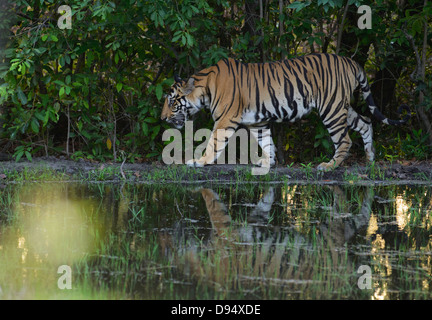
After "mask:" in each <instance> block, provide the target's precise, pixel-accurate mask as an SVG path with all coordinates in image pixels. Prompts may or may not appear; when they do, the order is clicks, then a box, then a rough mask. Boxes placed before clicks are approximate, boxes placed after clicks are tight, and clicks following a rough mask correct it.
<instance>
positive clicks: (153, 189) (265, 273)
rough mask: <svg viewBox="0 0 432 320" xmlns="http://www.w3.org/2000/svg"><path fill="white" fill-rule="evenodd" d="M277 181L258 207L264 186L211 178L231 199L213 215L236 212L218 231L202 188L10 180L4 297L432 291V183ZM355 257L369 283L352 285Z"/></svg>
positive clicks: (0, 255)
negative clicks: (368, 286)
mask: <svg viewBox="0 0 432 320" xmlns="http://www.w3.org/2000/svg"><path fill="white" fill-rule="evenodd" d="M185 174H188V173H187V172H186V173H185ZM272 187H273V188H274V196H275V198H274V202H273V204H272V206H271V210H270V211H269V212H268V215H265V214H261V215H260V216H254V215H253V210H254V209H255V208H256V206H254V204H256V203H257V202H258V201H259V200H260V198H261V197H262V196H263V195H264V194H265V193H266V192H267V190H268V189H269V185H267V184H246V185H240V184H238V185H235V184H226V185H217V186H216V187H215V188H213V190H214V191H215V192H216V193H217V194H218V195H219V199H220V201H221V202H222V203H223V204H224V205H225V207H218V206H217V201H218V200H214V201H209V202H208V203H210V204H213V205H215V207H214V208H216V209H217V210H218V211H217V212H214V214H215V215H218V214H221V215H223V214H227V215H230V217H231V218H232V221H231V222H230V223H227V224H225V225H221V224H219V227H218V230H216V229H214V228H215V227H214V226H213V225H212V223H211V221H210V218H209V216H210V215H209V213H208V210H209V208H208V207H206V203H205V202H204V200H203V198H202V197H201V193H200V192H192V191H191V190H190V189H188V188H187V187H185V186H180V185H176V184H169V185H165V186H164V185H161V184H158V185H154V186H151V185H142V184H141V185H133V184H125V185H120V184H107V183H105V184H92V185H88V184H65V183H51V184H25V183H23V184H15V185H8V186H7V187H6V188H5V189H4V190H3V193H2V194H1V196H0V210H1V214H2V221H4V223H3V224H2V225H1V226H0V266H2V267H1V268H0V285H1V289H2V293H1V294H0V299H5V298H6V299H18V298H31V299H35V298H36V299H50V298H56V299H63V298H64V299H75V298H77V299H127V298H132V299H133V298H144V299H370V298H372V297H375V298H382V297H383V298H387V299H388V298H404V299H414V298H416V299H430V298H432V296H431V293H430V285H431V277H432V275H431V273H430V270H431V261H430V259H429V255H428V253H429V252H430V251H431V243H430V237H429V236H430V233H431V227H432V220H431V215H430V214H429V212H430V210H431V202H430V201H431V200H430V199H431V197H432V191H431V190H432V189H431V188H428V187H420V188H417V189H416V188H412V187H410V188H408V187H396V186H381V187H379V188H375V189H370V188H362V187H354V186H343V187H339V186H324V187H321V186H317V185H304V186H301V185H288V184H286V185H274V184H273V185H272ZM373 191H375V196H376V198H374V194H373ZM396 198H398V199H402V200H401V201H390V200H392V199H396ZM215 199H216V198H215ZM368 199H369V200H370V201H371V202H372V203H371V204H370V205H371V206H372V211H370V209H369V210H367V211H365V205H369V202H368ZM375 199H378V200H380V202H378V201H377V200H375ZM52 203H54V204H57V205H52ZM63 203H64V205H63V206H60V205H58V204H63ZM66 208H69V209H66ZM407 208H408V209H407ZM51 209H52V210H51ZM72 209H73V210H72ZM68 210H69V211H70V210H72V211H71V215H68V214H66V212H69V211H68ZM49 223H55V225H53V226H51V227H50V228H47V227H46V225H45V224H48V226H50V224H49ZM37 225H40V227H39V229H38V230H39V231H40V233H33V231H32V230H33V228H34V227H35V226H37ZM352 226H355V229H352V230H351V229H350V228H351V227H352ZM43 230H48V231H49V230H54V231H55V230H57V231H58V232H55V233H53V234H51V233H49V234H48V235H47V233H46V232H42V231H43ZM48 231H47V232H48ZM350 232H353V235H352V237H348V236H349V235H350ZM74 237H77V240H74V239H75V238H74ZM36 239H39V240H36ZM83 239H89V240H91V243H92V245H91V246H89V247H83V246H78V244H79V243H80V241H83ZM37 248H39V249H38V250H36V249H37ZM53 257H55V259H54V260H53ZM62 257H63V258H65V260H64V261H65V262H63V260H62V259H61V258H62ZM59 264H70V265H71V267H72V271H73V284H72V285H73V289H72V290H64V291H62V290H59V289H58V288H57V280H58V277H59V275H58V274H57V273H56V270H57V267H58V265H59ZM360 265H368V266H370V267H371V268H372V272H373V274H372V279H373V281H372V283H373V289H372V290H360V289H359V288H358V286H357V281H358V278H359V274H357V269H358V267H359V266H360Z"/></svg>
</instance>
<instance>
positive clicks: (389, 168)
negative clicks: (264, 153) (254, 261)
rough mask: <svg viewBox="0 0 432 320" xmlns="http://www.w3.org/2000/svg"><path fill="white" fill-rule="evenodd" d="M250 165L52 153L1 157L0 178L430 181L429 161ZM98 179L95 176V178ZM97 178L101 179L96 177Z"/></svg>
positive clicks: (145, 180) (177, 180)
mask: <svg viewBox="0 0 432 320" xmlns="http://www.w3.org/2000/svg"><path fill="white" fill-rule="evenodd" d="M251 169H252V167H251V166H244V165H212V166H206V167H204V168H188V167H186V166H184V165H165V164H162V163H158V162H154V163H124V164H123V165H122V164H121V163H110V162H106V163H98V162H91V161H84V160H79V161H72V160H66V159H58V158H55V157H41V158H35V159H33V161H32V162H28V161H20V162H18V163H17V162H14V161H1V162H0V170H1V174H2V179H7V178H8V177H9V176H12V175H13V174H17V173H19V172H22V171H24V170H45V171H46V170H51V171H53V172H54V173H62V174H64V176H66V177H68V176H69V177H70V178H71V179H74V178H86V177H88V178H89V179H90V180H91V179H92V174H93V175H96V176H98V177H101V176H103V180H125V179H126V180H131V181H142V182H151V181H155V182H156V181H159V180H162V181H176V182H181V181H185V182H194V181H205V180H211V181H222V182H223V181H286V180H305V181H322V182H326V181H336V182H361V181H372V182H373V181H398V182H403V181H406V182H410V181H423V182H428V181H432V162H427V161H422V162H414V161H413V162H409V161H404V162H394V163H388V162H378V163H376V164H375V165H374V166H368V165H358V164H350V163H348V164H347V165H345V166H342V167H339V168H337V169H335V170H333V171H329V172H320V171H318V170H316V169H315V167H314V166H302V165H300V164H298V165H293V166H291V167H288V166H276V167H273V168H271V169H270V171H269V173H268V174H267V175H265V176H254V175H252V173H251ZM96 180H98V179H96ZM99 180H100V179H99Z"/></svg>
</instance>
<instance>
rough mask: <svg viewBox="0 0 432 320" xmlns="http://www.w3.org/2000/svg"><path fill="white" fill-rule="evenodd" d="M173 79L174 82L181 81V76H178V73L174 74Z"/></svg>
mask: <svg viewBox="0 0 432 320" xmlns="http://www.w3.org/2000/svg"><path fill="white" fill-rule="evenodd" d="M174 81H175V82H182V78H180V76H179V75H178V74H175V75H174Z"/></svg>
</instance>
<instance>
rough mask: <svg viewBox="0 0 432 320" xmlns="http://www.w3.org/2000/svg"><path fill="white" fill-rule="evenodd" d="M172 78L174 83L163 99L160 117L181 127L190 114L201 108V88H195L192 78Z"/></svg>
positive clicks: (202, 101)
mask: <svg viewBox="0 0 432 320" xmlns="http://www.w3.org/2000/svg"><path fill="white" fill-rule="evenodd" d="M174 80H175V83H174V84H173V85H172V86H171V90H170V93H169V94H168V95H167V97H166V99H165V104H164V106H163V109H162V113H161V119H162V120H165V121H167V122H168V123H169V124H171V125H173V126H174V127H176V128H177V129H181V128H183V126H184V124H185V122H186V121H187V120H189V119H190V118H191V116H192V115H194V114H195V113H197V112H198V111H200V110H201V108H202V107H203V106H204V103H205V99H203V97H202V90H196V88H195V79H194V78H190V79H189V80H187V81H185V80H182V79H181V78H180V77H178V76H175V77H174Z"/></svg>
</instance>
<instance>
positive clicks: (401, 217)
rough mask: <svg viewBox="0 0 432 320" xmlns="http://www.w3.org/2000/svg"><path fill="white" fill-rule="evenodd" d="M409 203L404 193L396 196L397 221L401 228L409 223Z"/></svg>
mask: <svg viewBox="0 0 432 320" xmlns="http://www.w3.org/2000/svg"><path fill="white" fill-rule="evenodd" d="M408 209H409V205H408V203H407V202H406V201H405V199H404V195H399V196H397V197H396V222H397V225H398V228H399V230H403V229H404V228H405V226H406V225H407V223H408V221H409V218H410V214H409V212H408Z"/></svg>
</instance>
